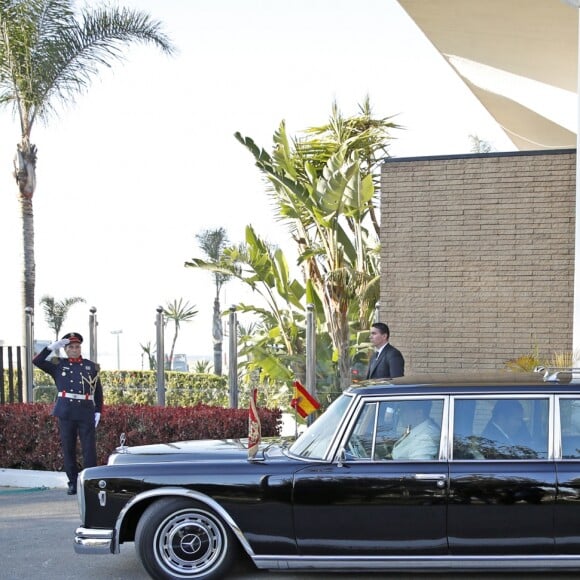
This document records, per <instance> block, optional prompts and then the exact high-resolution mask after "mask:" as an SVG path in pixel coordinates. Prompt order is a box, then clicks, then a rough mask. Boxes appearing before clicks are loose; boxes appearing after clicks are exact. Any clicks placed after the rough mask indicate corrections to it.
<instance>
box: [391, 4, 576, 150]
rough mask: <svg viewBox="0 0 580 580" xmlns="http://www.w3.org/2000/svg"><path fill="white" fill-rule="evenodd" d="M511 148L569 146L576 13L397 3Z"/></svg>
mask: <svg viewBox="0 0 580 580" xmlns="http://www.w3.org/2000/svg"><path fill="white" fill-rule="evenodd" d="M398 1H399V4H400V5H401V6H402V7H403V8H404V10H405V11H406V12H407V13H408V14H409V16H410V17H411V18H412V20H413V21H414V22H415V23H416V24H417V26H418V27H419V28H420V29H421V30H422V31H423V33H424V34H425V35H426V36H427V38H428V39H429V40H430V41H431V43H432V44H433V45H434V46H435V48H436V49H437V50H438V51H439V52H440V53H441V54H442V55H443V56H444V57H445V58H446V59H447V61H448V62H449V64H450V65H451V66H452V67H453V68H454V69H455V70H456V71H457V73H458V74H459V75H460V76H461V77H462V78H463V80H464V81H465V83H466V84H467V86H468V87H469V88H470V89H471V91H472V92H473V93H474V95H475V96H476V97H477V98H478V99H479V100H480V102H481V103H482V104H483V105H484V107H485V108H486V109H487V110H488V111H489V112H490V114H491V115H492V116H493V117H494V118H495V119H496V120H497V122H498V123H499V125H500V126H501V127H502V128H503V130H504V131H505V132H506V134H507V135H508V137H509V138H510V139H511V141H512V142H513V143H514V145H515V146H516V147H517V148H518V149H522V150H538V149H544V148H545V149H557V148H568V147H576V126H577V103H576V89H577V70H578V66H577V61H578V14H577V10H575V9H574V8H573V7H572V6H570V4H568V3H566V2H565V1H564V0H398Z"/></svg>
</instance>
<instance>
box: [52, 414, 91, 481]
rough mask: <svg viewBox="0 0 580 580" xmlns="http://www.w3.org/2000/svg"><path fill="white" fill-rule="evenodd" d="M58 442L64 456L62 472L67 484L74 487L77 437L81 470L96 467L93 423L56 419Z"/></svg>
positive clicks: (77, 469) (77, 472)
mask: <svg viewBox="0 0 580 580" xmlns="http://www.w3.org/2000/svg"><path fill="white" fill-rule="evenodd" d="M58 422H59V426H60V441H61V443H62V452H63V455H64V470H65V472H66V474H67V476H68V480H69V483H71V484H72V485H73V486H75V487H76V483H77V477H78V474H79V468H78V464H77V436H78V438H79V439H80V441H81V449H82V453H83V468H86V467H95V465H97V439H96V437H95V423H94V421H86V420H82V421H81V420H78V419H63V418H61V417H59V419H58Z"/></svg>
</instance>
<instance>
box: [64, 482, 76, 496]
mask: <svg viewBox="0 0 580 580" xmlns="http://www.w3.org/2000/svg"><path fill="white" fill-rule="evenodd" d="M66 494H67V495H76V494H77V486H76V485H75V484H74V483H71V482H70V481H69V483H68V490H67V492H66Z"/></svg>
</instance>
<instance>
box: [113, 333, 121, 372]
mask: <svg viewBox="0 0 580 580" xmlns="http://www.w3.org/2000/svg"><path fill="white" fill-rule="evenodd" d="M122 333H123V331H122V330H111V334H114V335H116V336H117V370H118V371H120V370H121V348H120V346H119V335H120V334H122Z"/></svg>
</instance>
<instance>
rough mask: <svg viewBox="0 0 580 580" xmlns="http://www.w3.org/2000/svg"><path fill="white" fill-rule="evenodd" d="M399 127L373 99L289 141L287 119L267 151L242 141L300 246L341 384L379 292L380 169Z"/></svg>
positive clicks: (300, 258)
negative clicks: (378, 112)
mask: <svg viewBox="0 0 580 580" xmlns="http://www.w3.org/2000/svg"><path fill="white" fill-rule="evenodd" d="M397 127H398V126H397V125H395V124H394V123H392V122H391V121H390V120H389V119H388V118H384V119H374V118H373V117H372V111H371V107H370V103H369V100H368V98H367V100H366V101H365V102H364V103H363V105H362V106H361V111H360V114H359V115H358V116H355V117H350V118H345V117H344V116H343V115H342V114H341V113H340V111H339V110H338V108H337V107H336V105H334V106H333V108H332V115H331V118H330V121H329V123H327V124H326V125H323V126H321V127H313V128H311V129H308V130H307V131H306V137H304V138H302V139H293V140H292V139H290V138H289V137H288V135H287V133H286V127H285V124H284V122H282V123H281V124H280V127H279V128H278V130H277V131H276V133H275V134H274V150H273V152H272V154H269V153H268V152H267V151H265V150H264V149H260V148H259V147H258V146H257V145H256V144H255V143H254V141H253V140H252V139H250V138H248V137H242V135H240V133H236V134H235V135H236V138H237V139H238V140H239V141H240V142H241V143H242V144H243V145H244V146H245V147H246V148H247V149H248V150H249V151H250V152H251V153H252V155H253V156H254V159H255V161H256V166H257V167H258V168H259V169H260V171H261V172H262V174H263V175H264V176H265V177H266V179H267V180H268V186H269V193H270V194H271V197H272V199H273V201H274V206H275V209H276V212H277V216H276V217H277V219H278V220H279V221H281V222H282V223H284V224H285V225H287V226H288V228H289V230H290V232H291V235H292V238H293V239H294V241H295V242H296V245H297V249H298V263H299V264H300V265H301V267H302V271H303V275H304V280H305V284H306V288H307V290H308V295H309V301H310V302H312V303H314V304H315V306H317V316H319V311H320V310H322V311H323V313H324V324H325V326H326V330H327V332H328V334H329V335H330V337H331V339H332V345H333V348H334V351H335V353H336V359H337V361H338V369H339V375H340V381H341V386H342V387H343V388H346V387H347V386H348V385H349V384H350V379H351V374H350V369H351V356H352V355H351V346H350V338H351V335H352V332H353V331H356V330H360V329H361V326H363V325H364V327H366V328H368V325H369V323H370V314H371V313H372V307H374V304H375V303H376V299H374V301H373V298H374V297H375V296H376V290H377V289H378V279H379V275H380V273H379V269H378V268H379V263H378V254H377V249H378V221H377V216H376V212H375V203H376V197H377V196H376V191H377V189H376V187H375V177H374V175H373V171H374V169H375V168H376V167H377V165H378V164H379V163H380V157H382V156H383V155H384V154H385V152H386V147H387V142H388V139H389V138H390V135H389V132H390V131H391V130H392V129H395V128H397Z"/></svg>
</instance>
